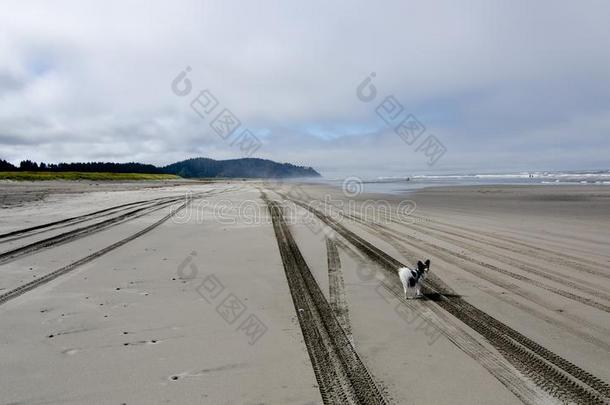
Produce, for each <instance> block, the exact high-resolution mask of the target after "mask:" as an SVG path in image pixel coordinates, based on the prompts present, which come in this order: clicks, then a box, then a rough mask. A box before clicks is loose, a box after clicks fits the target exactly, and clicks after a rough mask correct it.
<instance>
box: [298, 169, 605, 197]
mask: <svg viewBox="0 0 610 405" xmlns="http://www.w3.org/2000/svg"><path fill="white" fill-rule="evenodd" d="M352 179H354V178H352ZM358 179H360V181H361V184H360V188H361V190H362V192H363V193H383V194H401V193H404V192H409V191H413V190H418V189H421V188H425V187H439V186H468V185H549V186H553V185H561V184H564V185H565V184H573V185H578V184H583V185H585V184H587V185H599V186H609V185H610V170H591V171H588V170H582V171H556V172H549V171H544V172H534V171H532V172H518V173H517V172H516V173H496V174H493V173H492V174H490V173H485V174H483V173H473V174H445V175H417V176H411V177H376V178H366V177H362V178H358ZM308 181H309V180H308ZM311 181H315V182H321V183H325V184H331V185H333V186H337V187H342V185H343V183H344V181H345V179H344V178H321V179H315V180H311Z"/></svg>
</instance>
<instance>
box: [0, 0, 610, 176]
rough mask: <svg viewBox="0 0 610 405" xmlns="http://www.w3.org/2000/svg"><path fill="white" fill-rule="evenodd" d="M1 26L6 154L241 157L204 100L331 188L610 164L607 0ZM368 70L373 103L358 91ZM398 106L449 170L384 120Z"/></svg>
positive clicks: (237, 5) (286, 10)
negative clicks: (385, 108)
mask: <svg viewBox="0 0 610 405" xmlns="http://www.w3.org/2000/svg"><path fill="white" fill-rule="evenodd" d="M4 9H5V12H4V13H3V14H2V15H0V26H2V27H3V32H4V35H2V36H0V102H2V109H0V155H1V156H0V158H5V159H9V160H11V161H14V162H16V161H19V160H21V159H25V158H29V159H34V160H44V161H52V162H56V161H82V160H115V161H132V160H140V161H143V162H151V163H157V164H164V163H170V162H172V161H175V160H180V159H183V158H186V157H193V156H198V155H202V156H208V157H212V158H233V157H239V156H240V151H239V149H237V148H236V147H235V146H231V145H230V142H227V141H225V140H223V139H221V138H220V137H218V136H217V135H216V134H215V133H214V131H213V130H212V129H211V128H210V126H209V123H210V118H207V119H201V118H200V117H199V116H197V115H196V114H195V113H194V112H193V111H192V109H191V108H190V105H189V103H190V100H191V99H192V97H178V96H176V95H175V94H174V93H173V92H172V91H171V87H170V84H171V82H172V80H173V79H174V78H175V77H176V75H178V74H179V73H180V72H181V71H182V70H183V69H185V68H186V67H187V66H190V67H191V68H192V71H191V72H190V73H189V79H190V80H191V82H192V85H193V93H192V96H194V95H195V94H196V92H198V91H199V90H203V89H209V90H210V91H211V92H212V93H213V94H214V95H215V96H216V98H217V99H218V101H219V102H220V104H221V105H222V107H223V108H229V109H230V110H231V111H232V112H233V113H234V114H235V115H236V116H237V117H238V118H239V119H240V121H241V123H242V126H243V127H244V128H249V129H250V130H252V131H253V132H254V133H255V134H257V135H259V136H260V137H261V139H262V140H263V142H264V144H263V147H261V148H260V150H259V151H258V153H257V156H260V157H264V158H271V159H274V160H279V161H291V162H294V163H300V164H305V165H312V166H314V167H317V168H319V169H320V170H321V171H322V172H324V173H325V174H327V175H330V176H333V175H345V174H357V175H366V174H374V175H399V174H405V175H408V174H411V173H416V172H429V171H438V172H447V171H463V170H469V171H470V170H472V171H476V170H485V171H494V170H523V169H527V168H532V169H573V168H592V167H609V166H610V161H609V158H608V156H609V155H608V154H607V153H604V151H608V150H610V138H609V137H608V136H607V134H608V130H609V129H610V122H609V120H608V117H609V116H610V80H609V79H610V77H609V75H610V73H609V72H610V54H609V53H608V52H607V45H608V44H609V43H610V29H609V28H608V27H607V25H608V24H607V21H606V18H605V16H607V15H608V12H609V11H610V5H609V4H608V3H607V2H602V1H592V2H587V3H586V4H576V3H556V2H550V1H540V2H535V3H531V2H526V1H515V2H509V3H506V2H489V1H475V2H470V3H469V5H468V6H464V5H457V4H455V3H454V2H451V1H435V2H405V1H398V0H397V1H388V2H384V3H382V4H378V3H371V2H365V1H349V2H348V1H338V2H330V3H329V2H317V1H314V2H306V3H302V4H296V3H292V2H281V1H262V2H238V1H205V2H202V1H181V2H172V3H171V4H170V3H169V2H160V1H159V2H147V3H146V5H145V6H144V5H143V3H141V2H135V1H104V2H102V1H99V2H95V3H93V2H87V3H85V2H78V1H59V2H54V3H53V4H50V3H48V2H46V1H12V2H6V3H5V5H4ZM371 72H375V73H376V77H375V81H374V84H375V86H376V88H377V89H378V92H379V95H378V97H379V98H378V99H377V100H376V101H375V102H373V103H363V102H361V101H360V100H359V99H358V98H357V97H356V87H357V86H358V84H359V83H360V82H361V81H362V80H363V79H364V78H365V77H366V76H367V75H369V74H370V73H371ZM387 95H394V96H395V97H396V99H397V100H399V101H400V102H401V103H402V104H403V106H404V107H405V111H408V112H410V113H413V114H415V115H416V116H417V118H418V119H419V120H420V121H421V122H422V123H424V125H425V126H426V128H427V130H428V133H433V134H434V135H436V136H437V137H438V139H440V140H441V141H442V142H443V144H444V145H445V146H446V147H447V152H446V154H445V155H444V156H443V158H442V159H441V160H439V162H438V163H437V164H436V165H435V166H433V167H429V166H428V165H427V164H426V158H425V156H423V154H422V153H421V152H419V153H418V152H415V148H414V147H412V146H409V145H406V144H405V143H403V142H402V141H401V139H400V138H399V137H398V136H397V135H396V134H394V133H393V132H392V131H391V129H390V128H388V127H387V126H386V125H385V124H384V122H383V121H382V120H381V119H380V118H379V117H378V116H377V115H376V114H375V106H376V105H377V104H378V102H380V101H381V100H382V99H383V97H385V96H387Z"/></svg>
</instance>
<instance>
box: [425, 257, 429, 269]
mask: <svg viewBox="0 0 610 405" xmlns="http://www.w3.org/2000/svg"><path fill="white" fill-rule="evenodd" d="M425 265H426V267H427V268H428V270H430V259H428V260H426V263H425Z"/></svg>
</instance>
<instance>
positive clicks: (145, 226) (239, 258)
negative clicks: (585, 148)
mask: <svg viewBox="0 0 610 405" xmlns="http://www.w3.org/2000/svg"><path fill="white" fill-rule="evenodd" d="M16 187H17V186H15V183H10V184H9V183H2V184H0V193H1V194H2V196H3V198H2V201H3V208H2V210H0V325H1V329H0V330H1V332H0V358H1V359H2V361H1V362H0V392H2V396H1V399H0V403H2V404H22V403H23V404H43V403H44V404H50V403H53V404H59V403H73V404H82V403H99V404H121V403H125V404H140V403H142V404H144V403H146V404H150V403H175V404H185V403H203V404H287V403H291V404H303V405H304V404H318V403H354V404H356V403H455V404H472V403H498V404H516V403H530V404H534V403H562V402H564V403H565V402H568V403H607V402H608V401H610V368H609V367H608V365H609V364H610V272H609V271H608V268H609V265H610V232H608V229H610V189H608V187H606V186H589V185H574V186H551V185H549V186H508V185H507V186H468V187H466V186H465V187H438V188H428V189H423V190H418V191H416V192H413V193H408V194H405V195H401V196H396V195H382V194H370V195H369V194H360V195H357V196H350V197H349V198H348V197H346V196H345V195H344V193H343V192H342V190H341V189H338V188H332V187H329V186H323V185H319V184H318V185H314V184H307V183H280V182H260V181H247V182H245V181H242V182H239V181H232V182H228V181H227V182H224V181H223V182H218V183H208V184H203V183H196V182H186V181H185V182H169V183H154V186H152V185H151V183H141V184H135V183H133V184H127V185H125V184H121V185H114V186H113V184H112V183H105V184H103V186H102V187H99V186H97V185H92V184H88V183H84V182H82V183H81V182H78V183H68V182H56V183H52V184H51V183H48V184H43V183H33V184H20V185H18V189H17V188H16ZM424 259H430V260H431V263H432V264H431V269H430V275H429V277H428V278H427V279H426V282H425V285H424V297H423V298H422V299H417V300H406V299H405V298H404V296H403V292H402V287H401V285H400V282H399V280H398V277H397V275H396V271H397V269H398V267H400V266H402V265H407V266H409V267H413V266H415V263H416V262H417V261H418V260H424Z"/></svg>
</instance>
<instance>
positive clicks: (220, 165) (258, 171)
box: [162, 158, 320, 178]
mask: <svg viewBox="0 0 610 405" xmlns="http://www.w3.org/2000/svg"><path fill="white" fill-rule="evenodd" d="M162 171H163V173H167V174H177V175H178V176H182V177H246V178H247V177H250V178H279V177H320V173H318V172H317V171H315V170H314V169H313V168H311V167H305V166H295V165H292V164H290V163H277V162H274V161H272V160H266V159H256V158H244V159H231V160H214V159H207V158H195V159H188V160H184V161H182V162H177V163H173V164H171V165H169V166H165V167H163V168H162Z"/></svg>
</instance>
